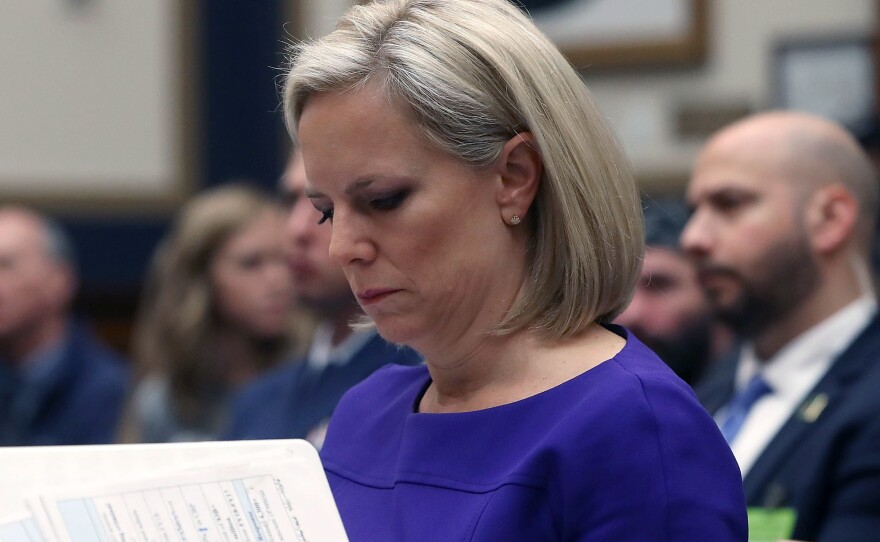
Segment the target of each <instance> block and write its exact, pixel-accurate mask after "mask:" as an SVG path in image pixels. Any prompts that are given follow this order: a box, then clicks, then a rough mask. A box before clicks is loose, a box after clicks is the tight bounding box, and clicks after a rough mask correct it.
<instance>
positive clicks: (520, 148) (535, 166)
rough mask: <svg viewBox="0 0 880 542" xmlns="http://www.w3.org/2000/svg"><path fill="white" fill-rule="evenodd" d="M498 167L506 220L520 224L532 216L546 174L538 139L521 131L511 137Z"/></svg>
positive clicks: (502, 206)
mask: <svg viewBox="0 0 880 542" xmlns="http://www.w3.org/2000/svg"><path fill="white" fill-rule="evenodd" d="M495 168H496V171H497V173H498V175H499V179H500V184H499V187H498V198H497V201H498V207H499V210H500V211H501V217H502V220H504V222H505V223H507V224H518V223H519V221H520V220H522V219H524V218H525V216H526V214H527V213H528V210H529V207H531V205H532V201H534V199H535V194H537V193H538V184H539V183H540V182H541V175H542V174H543V172H544V161H543V159H542V157H541V153H540V151H539V150H538V145H537V143H536V142H535V137H534V136H533V135H532V134H531V133H530V132H521V133H519V134H516V135H515V136H513V137H512V138H510V140H509V141H508V142H507V143H505V144H504V147H503V148H502V149H501V155H500V156H499V157H498V160H497V161H496V162H495ZM513 217H517V218H516V219H513Z"/></svg>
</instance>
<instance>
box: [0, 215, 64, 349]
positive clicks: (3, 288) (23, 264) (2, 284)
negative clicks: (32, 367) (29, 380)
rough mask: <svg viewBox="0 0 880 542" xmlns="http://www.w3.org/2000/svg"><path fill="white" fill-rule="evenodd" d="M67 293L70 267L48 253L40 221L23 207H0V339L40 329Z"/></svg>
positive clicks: (2, 340) (57, 309)
mask: <svg viewBox="0 0 880 542" xmlns="http://www.w3.org/2000/svg"><path fill="white" fill-rule="evenodd" d="M70 295H71V292H70V276H69V270H68V269H67V267H66V266H65V265H63V264H61V263H60V262H57V261H55V260H54V259H53V258H52V257H51V256H50V255H49V254H48V249H47V240H46V236H45V232H44V230H43V228H42V225H41V223H40V222H39V221H38V220H37V219H36V218H35V217H33V216H31V215H30V214H29V213H27V212H24V211H20V210H14V209H7V210H4V211H0V343H6V342H7V341H9V340H15V339H17V338H18V337H20V336H22V335H28V334H33V333H39V329H40V328H41V327H42V326H43V325H44V324H45V322H46V321H47V320H49V319H51V318H54V317H57V316H58V315H59V313H61V312H62V311H63V310H64V307H65V305H66V304H67V303H68V301H69V298H70Z"/></svg>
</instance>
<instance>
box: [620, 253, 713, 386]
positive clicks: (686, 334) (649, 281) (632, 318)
mask: <svg viewBox="0 0 880 542" xmlns="http://www.w3.org/2000/svg"><path fill="white" fill-rule="evenodd" d="M710 310H711V309H710V306H709V304H708V301H707V299H706V296H705V294H704V292H703V291H702V289H701V288H700V283H699V281H698V279H697V270H696V268H695V266H694V264H693V263H692V262H691V261H690V260H689V259H688V258H687V256H686V255H684V254H682V253H680V252H678V251H676V250H673V249H670V248H664V247H648V249H647V250H646V252H645V261H644V265H643V267H642V274H641V276H640V277H639V282H638V284H637V285H636V290H635V293H634V294H633V300H632V302H631V303H630V305H629V306H628V307H627V308H626V310H625V311H623V313H621V314H620V316H618V318H617V320H616V322H617V323H618V324H621V325H623V326H626V327H627V328H628V329H629V330H630V331H632V332H633V333H634V334H635V335H636V336H637V337H638V338H639V339H640V340H642V341H643V342H644V343H645V344H646V345H647V346H648V347H649V348H651V349H652V350H654V352H656V353H657V354H658V355H659V356H660V357H661V358H662V359H663V361H665V362H666V363H667V364H669V366H670V367H672V369H673V370H674V371H675V372H676V373H677V374H678V375H679V376H680V377H681V378H682V379H684V380H685V381H689V382H690V381H692V380H693V379H695V378H696V377H697V376H698V374H699V373H700V372H701V370H702V367H703V365H704V364H705V363H706V362H707V361H708V357H709V354H710V328H711V313H710Z"/></svg>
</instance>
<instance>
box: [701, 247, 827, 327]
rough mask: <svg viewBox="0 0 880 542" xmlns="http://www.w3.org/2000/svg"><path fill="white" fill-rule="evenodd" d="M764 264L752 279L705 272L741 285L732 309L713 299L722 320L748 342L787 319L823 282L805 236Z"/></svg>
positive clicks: (719, 269)
mask: <svg viewBox="0 0 880 542" xmlns="http://www.w3.org/2000/svg"><path fill="white" fill-rule="evenodd" d="M763 261H764V262H765V264H764V267H763V268H761V269H760V270H759V272H758V273H756V274H755V275H754V276H752V277H749V278H747V277H745V276H743V275H742V274H741V273H739V272H738V271H736V270H734V269H731V268H725V267H713V266H711V265H708V266H704V267H703V268H702V270H707V271H711V272H715V273H723V274H726V275H727V276H728V277H730V278H731V279H733V280H735V281H736V282H737V283H738V284H739V285H740V288H741V289H742V290H741V292H740V294H739V296H738V297H737V298H736V299H735V300H734V301H733V302H732V303H730V304H729V305H726V306H719V305H718V304H717V302H716V301H715V300H713V299H712V295H711V293H710V296H709V297H710V301H711V302H712V306H713V307H714V309H715V314H716V316H717V317H718V319H719V320H720V321H722V322H724V323H725V324H727V325H729V326H730V327H731V329H733V330H734V331H735V332H736V333H737V334H738V335H740V336H741V337H744V338H752V337H754V336H755V335H756V334H758V333H760V332H761V331H762V330H763V329H764V328H766V326H767V325H769V324H772V323H774V322H778V321H779V320H782V319H784V318H785V317H786V316H788V315H789V314H790V313H791V312H792V311H793V310H794V309H795V308H797V306H798V305H799V304H800V302H801V301H802V300H803V299H804V298H805V297H807V296H808V295H809V294H810V293H811V292H812V291H813V290H814V289H815V287H816V284H817V283H818V282H819V269H818V268H817V266H816V262H815V261H813V258H812V255H811V253H810V247H809V245H808V243H807V240H806V237H805V235H799V236H797V237H796V238H795V239H791V240H782V241H779V242H778V243H776V244H775V245H773V246H772V247H771V248H770V250H768V251H767V253H766V256H765V258H763Z"/></svg>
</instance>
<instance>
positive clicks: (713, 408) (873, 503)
mask: <svg viewBox="0 0 880 542" xmlns="http://www.w3.org/2000/svg"><path fill="white" fill-rule="evenodd" d="M737 360H738V356H733V357H732V358H731V359H729V360H727V361H725V362H722V363H721V364H720V365H719V366H718V367H717V369H716V370H715V371H713V372H712V374H710V375H709V376H708V377H707V378H706V380H704V382H703V384H702V385H700V386H699V387H698V389H697V396H698V397H699V399H700V401H701V402H702V403H703V406H705V407H706V409H707V410H708V411H709V412H710V413H711V414H713V415H714V414H715V412H717V411H718V409H719V408H721V407H722V406H723V405H724V404H726V403H727V401H728V400H729V399H730V397H731V395H732V393H733V384H734V375H735V372H736V365H737ZM823 405H824V408H823ZM743 482H744V485H745V493H746V502H747V504H748V505H749V506H758V507H769V508H775V507H792V508H794V509H795V510H796V512H797V521H796V523H795V528H794V533H793V535H792V538H793V539H795V540H807V541H820V542H869V541H870V542H876V541H880V316H876V317H875V318H874V319H873V321H872V322H871V323H870V324H869V325H868V327H867V328H866V329H865V331H863V332H862V333H861V334H860V335H859V336H858V337H857V338H856V340H855V341H854V342H853V343H852V344H851V345H850V346H849V347H848V348H847V349H846V350H845V351H844V352H843V354H841V355H840V356H839V357H838V358H837V359H836V360H835V361H834V362H833V364H832V366H831V368H830V369H829V370H828V373H827V374H826V375H825V376H824V377H823V378H822V379H821V380H820V381H819V383H818V384H817V385H816V386H815V388H813V390H812V391H811V392H810V393H808V394H807V396H806V398H805V399H804V400H803V402H802V403H801V405H800V406H799V407H798V408H797V409H796V410H795V412H794V414H793V415H792V417H791V418H790V419H789V420H788V421H786V422H785V424H784V425H783V426H782V428H781V429H780V430H779V432H778V433H777V434H776V436H774V437H773V439H771V441H770V442H769V443H768V445H767V447H766V448H765V449H764V451H763V452H761V455H760V456H759V457H758V459H757V460H756V461H755V463H754V465H753V466H752V468H751V470H749V473H748V475H747V476H746V477H745V480H744V481H743Z"/></svg>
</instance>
